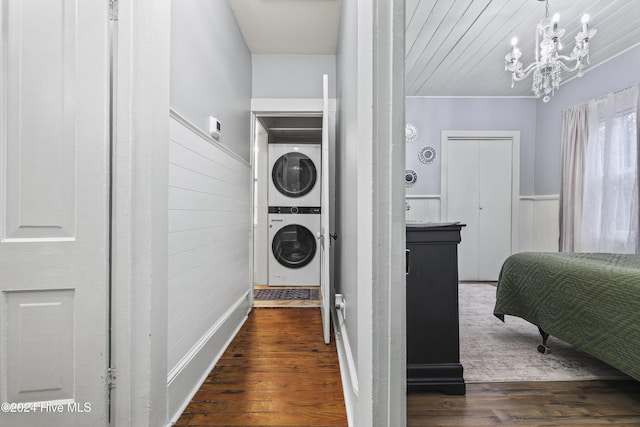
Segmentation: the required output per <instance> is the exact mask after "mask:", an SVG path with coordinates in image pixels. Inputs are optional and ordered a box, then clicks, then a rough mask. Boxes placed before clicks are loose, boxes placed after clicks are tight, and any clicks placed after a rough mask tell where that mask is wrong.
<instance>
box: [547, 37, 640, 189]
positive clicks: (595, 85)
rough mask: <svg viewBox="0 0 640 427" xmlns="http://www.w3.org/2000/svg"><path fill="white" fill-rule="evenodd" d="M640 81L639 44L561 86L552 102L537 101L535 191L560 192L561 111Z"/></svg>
mask: <svg viewBox="0 0 640 427" xmlns="http://www.w3.org/2000/svg"><path fill="white" fill-rule="evenodd" d="M638 81H640V46H638V47H635V48H633V49H631V50H629V51H628V52H626V53H624V54H622V55H620V56H618V57H617V58H615V59H612V60H611V61H609V62H606V63H605V64H603V65H601V66H599V67H596V68H591V69H589V68H587V72H586V73H585V75H584V76H582V77H581V78H576V79H574V80H572V81H570V82H568V83H566V84H564V85H562V86H561V87H560V90H559V91H557V92H556V95H555V96H554V97H552V98H551V101H550V102H548V103H544V102H542V101H540V100H539V101H537V106H536V110H537V128H536V153H535V155H536V159H535V194H558V193H560V176H561V165H560V164H561V158H560V157H561V156H560V153H561V150H560V139H561V136H562V110H564V109H566V108H568V107H571V106H573V105H577V104H581V103H583V102H585V101H588V100H590V99H593V98H597V97H599V96H602V95H606V94H607V93H610V92H613V91H616V90H619V89H624V88H626V87H628V86H631V85H632V84H635V83H637V82H638Z"/></svg>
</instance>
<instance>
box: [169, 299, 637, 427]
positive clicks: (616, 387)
mask: <svg viewBox="0 0 640 427" xmlns="http://www.w3.org/2000/svg"><path fill="white" fill-rule="evenodd" d="M176 425H177V426H346V425H347V419H346V414H345V407H344V400H343V394H342V385H341V379H340V369H339V365H338V357H337V354H336V348H335V343H334V342H332V343H331V345H325V344H324V343H323V342H322V329H321V324H320V313H319V309H317V308H258V309H254V310H253V311H252V313H251V314H250V315H249V319H248V320H247V322H246V323H245V325H244V326H243V327H242V329H241V331H240V333H239V334H238V335H237V336H236V337H235V339H234V340H233V342H232V343H231V345H230V346H229V348H228V349H227V351H226V352H225V353H224V355H223V357H222V358H221V359H220V361H219V362H218V364H217V366H216V367H215V368H214V370H213V371H211V373H210V374H209V377H208V378H207V380H206V382H205V383H204V384H203V385H202V387H201V388H200V390H199V391H198V392H197V393H196V395H195V396H194V398H193V400H192V402H191V403H190V404H189V406H188V407H187V408H186V410H185V411H184V413H183V414H182V417H181V418H180V419H179V420H178V422H177V424H176ZM407 425H408V426H474V427H479V426H509V425H512V426H604V425H618V426H640V383H639V382H635V381H631V382H629V381H581V382H517V383H485V384H467V394H466V396H449V395H445V394H441V393H411V394H409V395H408V396H407Z"/></svg>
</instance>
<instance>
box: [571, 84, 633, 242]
mask: <svg viewBox="0 0 640 427" xmlns="http://www.w3.org/2000/svg"><path fill="white" fill-rule="evenodd" d="M587 105H588V114H587V117H588V125H589V129H588V142H587V144H586V150H585V153H584V175H583V176H584V179H583V182H582V187H583V188H582V190H583V192H582V216H581V218H580V219H581V223H582V224H581V233H580V237H579V238H578V239H574V251H576V252H616V253H635V252H636V250H637V241H638V153H637V149H638V126H637V122H636V119H637V109H638V108H637V105H638V88H637V86H634V87H631V88H629V89H625V90H623V91H620V92H616V93H612V94H609V95H607V96H605V97H602V98H598V99H596V100H593V101H590V102H588V103H587Z"/></svg>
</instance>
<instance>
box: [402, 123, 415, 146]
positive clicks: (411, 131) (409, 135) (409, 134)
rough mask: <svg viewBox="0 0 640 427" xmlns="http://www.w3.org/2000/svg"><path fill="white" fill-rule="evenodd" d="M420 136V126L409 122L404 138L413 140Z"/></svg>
mask: <svg viewBox="0 0 640 427" xmlns="http://www.w3.org/2000/svg"><path fill="white" fill-rule="evenodd" d="M417 137H418V128H417V127H416V125H414V124H412V123H407V125H406V126H405V127H404V140H405V141H406V142H413V141H415V140H416V138H417Z"/></svg>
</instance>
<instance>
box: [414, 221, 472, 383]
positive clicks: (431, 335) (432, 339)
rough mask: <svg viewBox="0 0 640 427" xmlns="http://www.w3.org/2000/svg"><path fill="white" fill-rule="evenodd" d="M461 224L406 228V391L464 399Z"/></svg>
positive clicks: (427, 224) (438, 224)
mask: <svg viewBox="0 0 640 427" xmlns="http://www.w3.org/2000/svg"><path fill="white" fill-rule="evenodd" d="M462 227H464V225H463V224H459V223H407V390H408V391H409V392H411V391H441V392H444V393H447V394H465V384H464V378H463V369H462V365H461V364H460V341H459V328H458V243H460V230H461V229H462Z"/></svg>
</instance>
